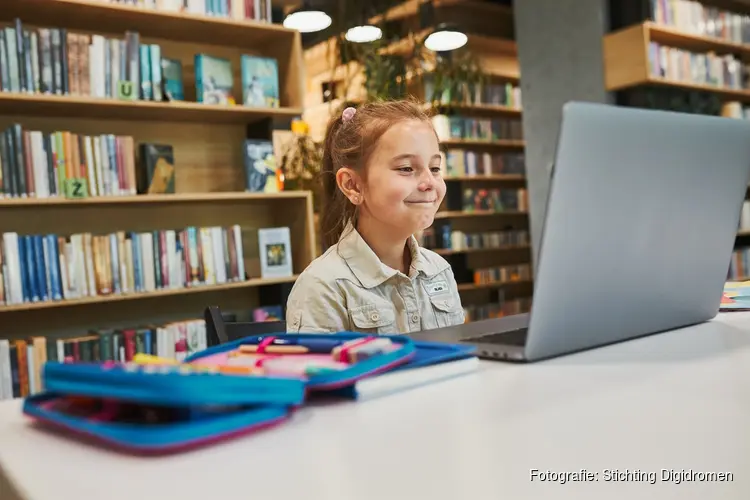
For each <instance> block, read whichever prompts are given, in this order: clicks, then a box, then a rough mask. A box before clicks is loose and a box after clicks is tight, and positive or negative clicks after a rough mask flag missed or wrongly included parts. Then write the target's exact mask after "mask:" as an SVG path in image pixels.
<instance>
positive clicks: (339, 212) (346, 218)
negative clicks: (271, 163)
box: [320, 114, 356, 250]
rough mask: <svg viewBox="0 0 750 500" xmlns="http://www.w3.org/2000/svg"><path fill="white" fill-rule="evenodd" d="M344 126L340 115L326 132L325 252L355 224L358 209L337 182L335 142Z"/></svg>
mask: <svg viewBox="0 0 750 500" xmlns="http://www.w3.org/2000/svg"><path fill="white" fill-rule="evenodd" d="M342 124H343V121H342V119H341V115H340V114H338V115H336V116H335V117H334V118H333V119H331V121H330V123H329V124H328V129H327V130H326V139H325V145H324V149H323V166H322V167H321V170H320V175H321V179H322V182H323V198H324V200H325V201H324V203H323V206H322V212H323V213H322V216H321V219H320V232H321V234H322V237H323V250H325V249H326V248H328V247H331V246H333V245H335V244H336V243H338V241H339V238H341V235H342V234H343V232H344V229H346V226H347V224H348V223H349V222H351V223H352V224H354V223H355V221H354V215H355V212H356V207H355V206H354V205H353V204H352V203H351V202H350V201H349V199H348V198H347V197H346V196H344V193H343V192H342V191H341V190H340V189H339V186H338V183H337V182H336V172H337V171H338V167H337V165H336V162H335V161H334V141H335V138H336V135H337V133H338V132H339V130H340V129H341V125H342Z"/></svg>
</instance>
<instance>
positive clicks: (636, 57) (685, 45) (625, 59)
mask: <svg viewBox="0 0 750 500" xmlns="http://www.w3.org/2000/svg"><path fill="white" fill-rule="evenodd" d="M652 42H653V43H656V44H659V45H663V46H665V47H669V48H674V49H682V50H685V51H688V52H694V53H700V54H704V53H706V54H708V53H710V54H712V55H715V56H717V57H720V56H725V55H738V56H744V57H747V56H748V55H750V45H748V44H740V43H734V42H730V41H726V40H723V39H720V38H715V37H709V36H704V35H700V34H695V33H691V32H687V31H681V30H680V29H678V28H673V27H669V26H662V25H659V24H658V23H655V22H653V21H646V22H644V23H641V24H637V25H634V26H630V27H627V28H623V29H621V30H618V31H615V32H613V33H609V34H607V35H606V36H605V37H604V43H603V50H604V64H605V66H604V71H605V73H604V81H605V86H606V89H607V90H609V91H618V90H624V89H628V88H633V87H637V86H645V85H651V86H663V87H675V88H682V89H685V90H696V91H703V92H710V93H713V94H715V95H716V96H718V97H720V98H721V99H723V100H733V101H741V102H750V89H747V88H744V87H743V86H742V83H743V82H741V81H738V82H737V85H736V86H734V87H731V86H728V85H718V84H710V83H705V82H700V81H698V82H696V81H694V80H691V79H687V78H685V79H678V78H675V77H671V76H670V75H661V74H657V73H656V71H655V67H654V63H653V57H652V55H651V49H650V44H651V43H652ZM680 64H682V63H680Z"/></svg>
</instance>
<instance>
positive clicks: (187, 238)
mask: <svg viewBox="0 0 750 500" xmlns="http://www.w3.org/2000/svg"><path fill="white" fill-rule="evenodd" d="M0 254H1V255H0V259H2V268H1V272H2V279H1V280H0V303H2V304H6V305H12V304H23V303H29V302H44V301H57V300H66V299H76V298H81V297H95V296H102V295H112V294H127V293H132V292H152V291H155V290H159V289H180V288H186V287H193V286H200V285H212V284H219V283H228V282H232V281H243V280H245V279H246V278H245V264H244V252H243V247H242V234H241V230H240V227H239V226H238V225H234V226H230V227H228V228H223V227H187V228H185V229H181V230H173V229H168V230H162V231H150V232H125V231H119V232H116V233H111V234H107V235H93V234H91V233H80V234H73V235H69V236H58V235H55V234H45V235H19V234H18V233H15V232H7V233H3V236H2V248H1V249H0Z"/></svg>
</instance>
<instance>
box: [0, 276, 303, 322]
mask: <svg viewBox="0 0 750 500" xmlns="http://www.w3.org/2000/svg"><path fill="white" fill-rule="evenodd" d="M296 278H297V275H294V276H291V277H289V278H265V279H264V278H250V279H247V280H245V281H238V282H233V283H221V284H217V285H199V286H193V287H189V288H176V289H163V290H156V291H154V292H148V293H145V292H143V293H136V292H133V293H121V294H111V295H99V296H94V297H83V298H79V299H68V300H48V301H43V302H29V303H26V304H13V305H6V306H0V313H7V312H18V311H40V310H46V309H53V308H74V307H82V306H99V305H101V304H105V303H107V302H119V301H123V300H145V299H157V298H159V297H166V296H171V295H188V294H194V293H207V292H220V291H223V290H239V289H243V288H255V287H259V286H264V285H277V284H280V283H293V282H294V280H295V279H296Z"/></svg>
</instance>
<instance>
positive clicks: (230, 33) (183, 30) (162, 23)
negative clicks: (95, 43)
mask: <svg viewBox="0 0 750 500" xmlns="http://www.w3.org/2000/svg"><path fill="white" fill-rule="evenodd" d="M2 3H3V7H2V9H0V19H4V20H6V21H9V20H12V19H13V18H15V17H18V18H20V19H21V20H22V21H24V22H27V23H30V24H38V25H45V26H50V27H56V26H63V27H66V28H68V29H74V30H87V31H96V32H103V33H112V34H121V33H124V32H125V31H127V30H131V31H137V32H139V33H140V34H141V35H142V36H151V37H157V38H166V39H169V40H175V41H182V42H195V43H206V44H212V45H225V46H234V47H257V46H272V45H276V44H279V43H280V42H281V43H288V42H289V41H291V40H292V39H294V38H295V37H297V36H299V33H298V32H297V31H295V30H290V29H287V28H284V27H283V26H280V25H278V24H271V23H261V22H257V21H250V20H247V21H244V20H243V21H237V20H233V19H224V18H220V17H210V16H204V15H200V14H186V13H181V12H166V11H159V10H156V9H147V8H139V7H133V6H129V5H122V4H113V3H107V2H104V1H96V0H2Z"/></svg>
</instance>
